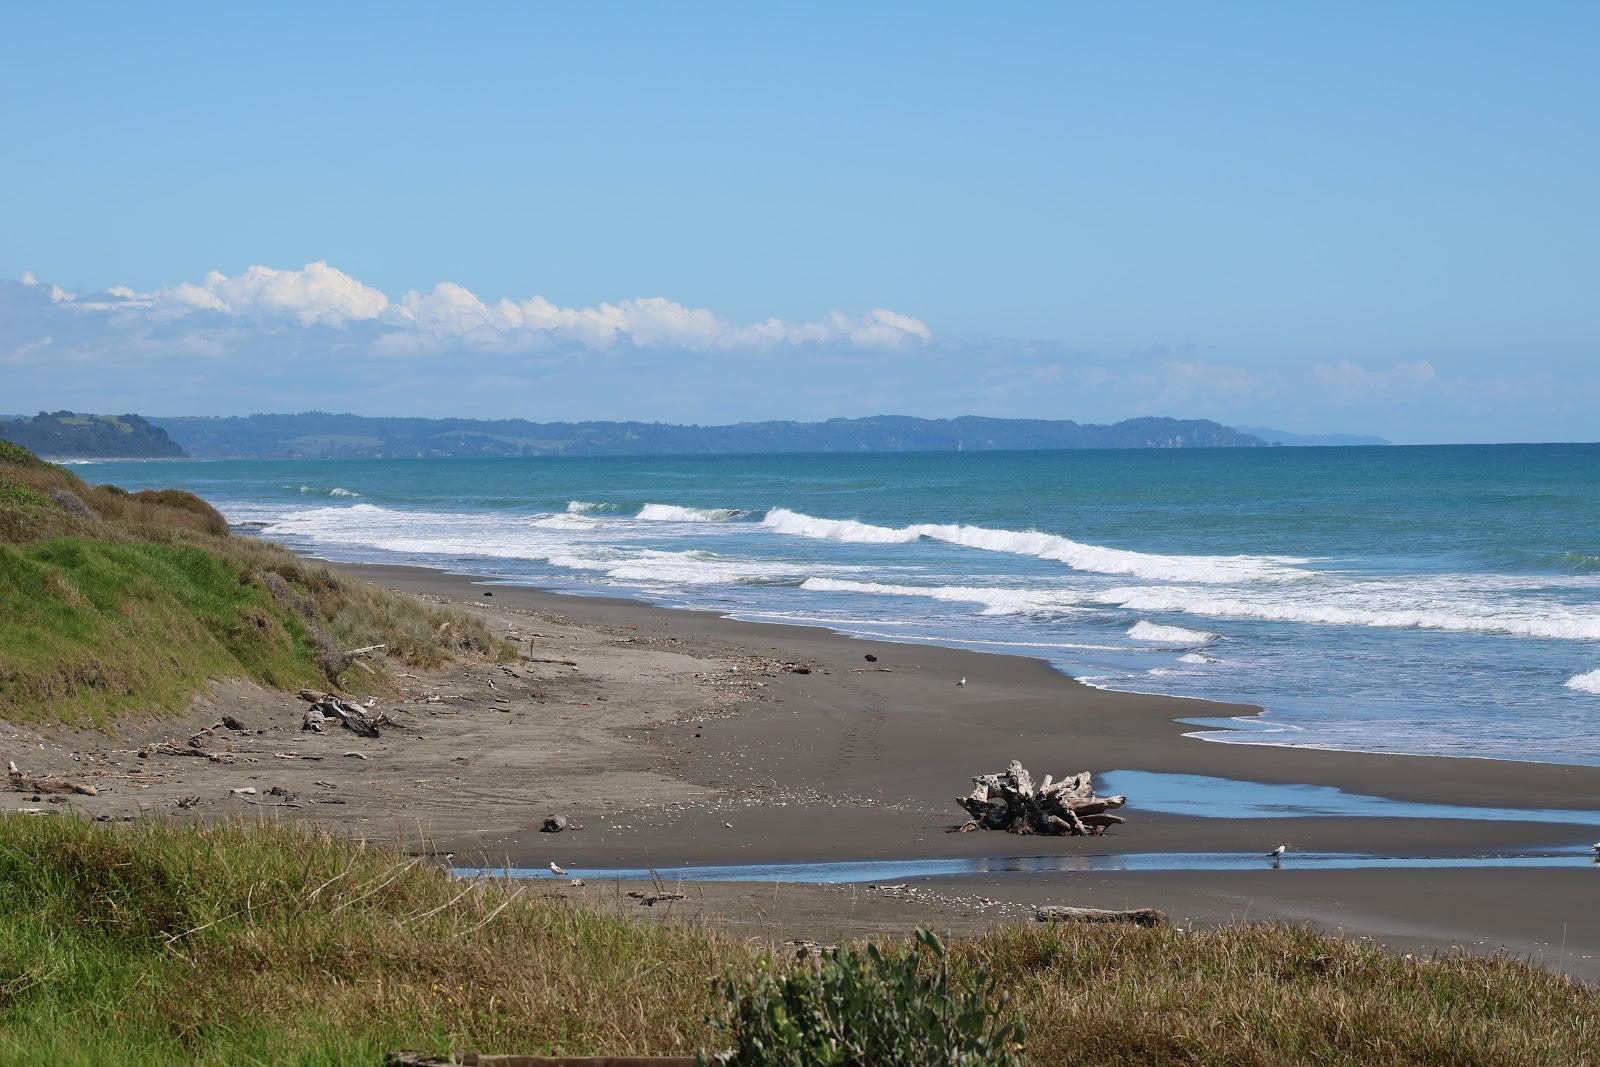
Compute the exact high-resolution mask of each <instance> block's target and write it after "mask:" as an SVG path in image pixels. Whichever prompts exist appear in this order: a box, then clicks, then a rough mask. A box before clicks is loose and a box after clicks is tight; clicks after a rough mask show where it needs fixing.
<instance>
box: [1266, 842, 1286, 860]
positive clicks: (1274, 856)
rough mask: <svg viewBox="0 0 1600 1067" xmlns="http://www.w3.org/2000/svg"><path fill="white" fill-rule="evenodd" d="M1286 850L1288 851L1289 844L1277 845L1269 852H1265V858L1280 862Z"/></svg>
mask: <svg viewBox="0 0 1600 1067" xmlns="http://www.w3.org/2000/svg"><path fill="white" fill-rule="evenodd" d="M1288 851H1289V846H1288V845H1279V846H1278V847H1277V848H1275V849H1273V850H1272V851H1271V852H1268V853H1267V859H1269V860H1271V861H1272V862H1273V863H1279V862H1282V860H1283V854H1284V853H1285V852H1288Z"/></svg>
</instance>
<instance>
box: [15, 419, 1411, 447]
mask: <svg viewBox="0 0 1600 1067" xmlns="http://www.w3.org/2000/svg"><path fill="white" fill-rule="evenodd" d="M0 438H5V439H7V440H11V441H14V442H16V443H17V444H20V445H24V446H25V447H27V448H30V449H33V450H34V451H35V452H38V453H40V454H41V455H47V456H54V457H79V458H106V459H110V458H118V459H121V458H164V457H182V456H194V457H200V458H224V457H228V458H293V457H330V458H331V457H339V458H362V457H373V458H376V457H411V458H415V457H427V456H440V457H449V456H458V457H460V456H653V455H738V454H751V453H803V452H835V453H837V452H991V451H1038V450H1046V449H1068V448H1264V447H1271V446H1274V445H1280V444H1283V445H1290V444H1336V443H1337V444H1383V443H1385V442H1383V441H1382V439H1381V438H1370V437H1361V438H1358V437H1352V436H1347V435H1332V436H1330V437H1302V436H1298V435H1294V434H1289V433H1284V432H1281V431H1272V430H1259V429H1250V430H1247V429H1244V428H1235V427H1229V426H1224V425H1222V424H1221V423H1218V422H1213V421H1212V420H1210V419H1173V418H1156V417H1152V418H1137V419H1125V420H1123V421H1121V422H1116V423H1111V424H1109V425H1098V424H1094V423H1078V422H1073V421H1071V420H1066V419H1059V420H1058V419H996V418H980V417H977V416H964V417H961V418H954V419H921V418H914V417H910V416H903V415H876V416H871V417H867V418H858V419H829V420H827V421H825V422H790V421H772V422H742V423H735V424H731V425H725V426H697V425H673V424H669V423H655V422H529V421H527V420H525V419H424V418H392V417H372V416H362V415H340V414H331V413H327V412H320V411H311V412H304V413H301V414H294V415H249V416H222V417H206V416H183V417H174V418H157V417H140V416H138V415H84V414H76V413H73V412H70V411H57V412H53V413H45V412H41V413H40V414H38V415H36V416H33V417H24V418H15V419H10V420H6V419H0Z"/></svg>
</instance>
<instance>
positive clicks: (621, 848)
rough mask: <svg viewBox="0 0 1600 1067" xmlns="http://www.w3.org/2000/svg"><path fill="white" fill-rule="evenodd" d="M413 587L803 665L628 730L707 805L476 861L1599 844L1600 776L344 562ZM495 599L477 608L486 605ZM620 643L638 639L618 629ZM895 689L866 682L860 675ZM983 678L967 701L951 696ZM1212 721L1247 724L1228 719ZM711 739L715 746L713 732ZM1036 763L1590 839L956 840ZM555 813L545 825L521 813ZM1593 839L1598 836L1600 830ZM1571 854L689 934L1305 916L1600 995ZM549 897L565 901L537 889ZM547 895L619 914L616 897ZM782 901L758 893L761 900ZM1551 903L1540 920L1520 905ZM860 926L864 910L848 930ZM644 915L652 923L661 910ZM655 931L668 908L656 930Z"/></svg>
mask: <svg viewBox="0 0 1600 1067" xmlns="http://www.w3.org/2000/svg"><path fill="white" fill-rule="evenodd" d="M340 566H341V567H343V569H346V570H348V571H350V572H351V573H354V574H359V575H361V576H363V577H365V578H367V579H368V580H370V581H374V582H378V583H379V584H383V585H387V586H389V587H391V588H395V589H398V590H400V591H403V592H409V593H413V594H419V595H423V596H427V597H430V598H439V599H443V600H446V601H451V602H454V603H456V604H457V605H460V606H463V607H469V608H470V607H476V608H478V609H486V610H487V611H489V612H496V611H501V610H505V609H511V610H513V611H531V612H534V613H535V614H539V615H544V616H547V617H554V618H559V619H561V620H563V621H564V622H567V623H570V624H573V625H576V626H578V627H580V628H583V629H588V630H592V631H595V632H599V633H605V634H609V635H611V636H612V638H613V639H614V640H621V641H624V642H633V641H637V642H640V643H644V644H647V645H651V644H655V643H657V642H662V641H670V642H671V643H672V647H674V648H675V649H681V650H682V651H683V652H686V653H688V654H689V655H691V656H694V657H695V658H696V659H698V660H700V661H701V662H705V661H707V660H710V661H719V660H726V659H729V658H737V657H738V656H741V655H745V656H750V655H760V656H769V657H774V658H779V659H781V660H784V661H792V662H800V663H805V664H807V665H810V666H811V667H812V673H810V674H792V673H780V674H778V675H776V676H771V677H763V678H762V679H761V682H760V688H759V689H758V690H752V691H751V692H750V693H748V694H747V696H749V697H751V699H746V700H744V701H743V702H742V703H741V704H740V705H739V706H738V707H737V708H736V709H735V710H732V711H731V712H730V713H729V714H727V715H719V716H714V717H710V718H693V719H691V720H690V721H680V720H672V721H666V722H663V723H661V724H659V725H656V726H653V727H651V728H650V729H649V730H648V731H645V732H640V733H637V734H630V738H629V740H630V743H631V744H634V745H636V746H638V747H639V748H641V749H642V750H644V751H646V752H649V753H651V754H652V756H653V759H654V762H653V764H652V766H653V768H654V769H655V770H657V771H658V772H659V773H662V774H664V775H667V776H669V777H672V778H674V779H676V780H678V781H680V782H682V783H683V784H684V785H685V786H692V787H693V788H694V790H696V791H700V792H701V794H702V795H701V796H700V797H698V798H687V799H683V800H680V801H675V802H671V803H665V804H657V803H653V802H652V801H651V800H650V799H649V798H645V797H637V798H630V801H629V802H628V803H626V804H618V805H615V806H611V807H607V806H606V805H597V806H592V807H589V808H584V807H582V806H579V805H574V806H573V807H572V812H573V813H574V814H577V815H579V816H581V818H580V819H579V820H578V821H580V822H582V823H583V824H584V825H585V826H586V827H587V829H585V830H584V831H583V832H581V833H573V832H568V833H563V834H556V835H550V834H541V833H539V832H537V830H536V829H534V828H533V827H532V826H530V825H527V824H528V823H530V822H532V821H533V820H532V819H529V820H526V821H525V823H524V828H523V829H521V830H517V831H512V832H509V833H504V832H502V833H484V834H480V835H477V836H476V837H475V839H474V840H475V851H474V853H473V856H474V857H476V858H475V859H474V860H471V861H468V860H467V858H466V857H465V856H463V857H462V858H461V859H458V860H457V861H456V862H457V863H458V864H460V863H466V864H467V865H471V866H484V867H495V868H500V867H504V866H511V867H527V868H542V867H544V866H545V864H546V863H548V862H558V863H560V864H561V865H562V866H566V867H572V868H587V869H615V868H632V869H639V868H646V869H649V868H654V867H668V866H706V865H719V864H725V865H760V864H766V863H784V862H829V861H871V860H901V859H936V858H953V859H961V858H966V859H993V860H997V861H1003V860H1006V859H1017V858H1025V857H1032V856H1068V857H1070V856H1073V855H1106V856H1115V855H1116V854H1118V853H1133V852H1145V853H1150V852H1194V851H1206V852H1226V851H1237V852H1256V853H1265V852H1266V851H1267V849H1269V848H1271V847H1272V846H1273V845H1274V844H1276V843H1278V842H1280V841H1288V842H1292V843H1294V845H1295V847H1296V848H1297V849H1300V850H1304V851H1350V852H1358V853H1366V854H1375V855H1391V856H1392V855H1402V856H1408V855H1409V856H1429V855H1434V856H1437V855H1482V854H1484V853H1487V852H1492V851H1494V850H1497V849H1499V850H1516V849H1527V848H1537V847H1547V848H1559V849H1574V848H1575V847H1576V846H1577V843H1578V842H1579V841H1580V840H1592V839H1593V836H1594V832H1593V831H1592V830H1590V829H1589V828H1588V827H1587V819H1586V815H1587V814H1588V813H1592V812H1595V811H1600V768H1595V767H1590V766H1587V765H1562V764H1539V763H1528V762H1520V761H1508V760H1485V759H1477V758H1471V759H1451V758H1448V757H1436V756H1396V755H1377V754H1363V753H1348V752H1339V751H1327V750H1316V749H1303V748H1302V749H1293V748H1283V747H1268V746H1259V745H1229V744H1204V743H1202V742H1200V741H1198V740H1196V739H1192V738H1189V737H1187V736H1185V734H1186V733H1188V732H1189V731H1190V730H1192V729H1193V727H1192V726H1190V725H1188V724H1184V723H1181V722H1179V721H1177V717H1178V716H1183V715H1193V712H1194V707H1195V702H1194V701H1193V700H1191V699H1181V698H1172V697H1164V696H1149V695H1143V694H1130V693H1120V692H1116V691H1112V690H1102V689H1096V688H1093V687H1091V686H1087V685H1084V684H1082V683H1079V682H1076V681H1074V680H1073V679H1071V678H1069V677H1067V676H1066V675H1064V674H1062V673H1061V672H1059V671H1058V670H1056V669H1055V668H1054V667H1052V666H1050V665H1049V664H1048V663H1047V662H1045V661H1043V660H1040V659H1037V658H1032V657H1024V656H1017V655H1013V654H1007V653H993V652H974V651H969V650H964V649H951V648H942V647H939V646H933V645H925V644H906V643H899V642H890V641H874V640H871V639H865V638H858V637H853V636H847V635H842V634H839V633H836V632H834V631H831V630H826V629H823V628H820V627H813V626H797V625H792V624H786V623H758V622H749V621H743V620H737V619H729V618H726V617H723V616H720V615H717V614H714V613H711V612H703V611H693V610H685V609H677V608H665V607H659V606H656V605H651V604H647V603H643V602H640V601H635V600H628V599H625V598H619V597H602V596H590V595H569V594H565V593H557V592H551V591H547V590H539V589H534V588H530V587H526V586H517V585H507V584H502V582H501V580H499V579H493V578H488V579H484V578H476V577H474V576H471V575H463V574H452V573H448V572H443V571H435V570H430V569H426V568H408V567H396V566H392V565H340ZM485 592H488V593H492V594H493V595H492V597H485V596H484V593H485ZM618 635H627V636H621V637H619V636H618ZM869 653H870V654H873V655H876V656H878V661H877V663H875V664H873V666H874V667H888V668H890V670H891V671H892V673H879V672H877V671H876V670H874V671H873V672H871V673H859V674H858V673H850V671H851V669H852V668H855V667H859V666H866V664H865V662H864V659H863V657H864V656H865V655H866V654H869ZM963 675H964V676H966V677H967V678H968V683H969V684H968V685H966V686H961V687H957V686H955V685H954V680H955V679H957V678H959V677H962V676H963ZM1211 708H1212V709H1214V710H1216V711H1217V712H1218V713H1219V714H1229V713H1231V714H1240V713H1245V712H1253V709H1250V708H1247V707H1244V706H1240V705H1216V704H1212V705H1211ZM697 735H698V736H697ZM1011 758H1021V759H1023V760H1024V762H1025V763H1026V764H1027V765H1028V766H1029V767H1030V769H1032V770H1034V772H1035V774H1041V773H1045V772H1050V773H1055V774H1063V773H1074V772H1076V771H1078V770H1081V769H1090V770H1093V771H1094V772H1095V773H1096V774H1101V773H1105V772H1109V771H1113V770H1145V771H1154V772H1158V773H1172V774H1206V775H1210V776H1214V777H1218V778H1227V779H1234V780H1238V781H1245V782H1267V783H1277V784H1281V785H1298V784H1307V783H1309V784H1320V785H1331V786H1335V787H1338V788H1343V789H1345V790H1348V791H1350V792H1356V793H1364V794H1369V795H1373V796H1378V797H1390V798H1394V799H1395V800H1396V801H1404V802H1410V803H1423V804H1460V805H1464V806H1468V807H1512V808H1529V809H1531V808H1542V809H1557V810H1570V811H1572V812H1574V822H1573V823H1572V824H1549V823H1543V824H1541V823H1536V822H1485V821H1476V820H1470V819H1446V818H1405V817H1383V818H1350V817H1329V816H1302V817H1292V818H1273V819H1260V820H1256V819H1217V818H1206V817H1201V816H1192V815H1173V814H1166V813H1162V812H1153V811H1145V810H1141V809H1140V807H1139V798H1138V796H1137V795H1134V796H1132V797H1131V798H1130V802H1129V805H1128V807H1127V808H1126V809H1124V811H1123V814H1125V815H1127V816H1128V822H1127V824H1125V825H1123V826H1120V827H1117V828H1115V829H1114V830H1113V831H1111V832H1109V833H1108V834H1107V835H1106V836H1105V837H1101V838H1046V837H1022V836H1017V835H1013V834H1002V833H968V834H955V833H949V832H948V830H949V829H950V827H951V826H952V825H954V824H956V823H958V822H959V821H960V818H961V816H960V813H959V810H958V809H957V808H956V807H955V805H954V803H953V799H954V797H955V796H956V795H957V793H958V792H962V791H964V788H965V785H966V783H967V780H968V778H969V777H970V776H971V775H972V774H976V773H982V772H986V771H992V770H998V769H1000V768H1002V767H1004V765H1005V763H1006V761H1007V760H1009V759H1011ZM529 814H530V815H533V816H542V815H543V814H545V812H542V811H541V812H532V813H529ZM1586 835H1587V836H1586ZM1593 867H1594V865H1593V864H1591V863H1589V862H1587V858H1586V857H1585V856H1583V855H1581V854H1579V853H1576V852H1575V854H1574V858H1573V862H1572V864H1571V865H1570V866H1563V867H1559V868H1495V867H1490V866H1485V867H1483V868H1481V869H1472V868H1459V867H1452V868H1444V869H1393V868H1388V869H1385V868H1372V869H1355V870H1348V869H1346V870H1318V869H1295V868H1294V863H1293V854H1292V853H1291V855H1290V857H1288V859H1287V861H1286V862H1285V864H1284V866H1283V868H1282V869H1271V868H1270V867H1269V866H1268V865H1267V864H1266V863H1265V861H1263V868H1262V869H1261V870H1258V871H1207V870H1165V871H1116V870H1104V871H1038V872H1032V873H1023V872H1015V871H1012V872H1007V871H1003V870H1001V871H992V872H989V873H970V874H961V875H955V876H928V877H922V878H911V879H908V888H907V889H905V890H889V891H883V890H871V889H869V888H867V887H864V886H860V885H810V884H797V883H792V882H791V883H781V884H780V883H776V882H767V883H721V882H694V883H685V886H688V887H690V898H691V904H688V905H683V906H681V907H680V909H679V910H678V911H677V912H676V915H677V916H678V917H679V918H685V919H691V920H693V921H699V922H706V923H710V924H715V925H720V926H723V927H725V928H727V929H730V930H740V931H748V932H751V933H754V934H759V935H760V936H765V937H769V938H774V939H776V938H777V937H778V936H779V935H780V934H781V935H784V936H791V935H792V936H800V937H811V938H819V937H820V938H827V937H830V936H864V935H866V934H870V933H872V932H883V933H887V932H904V931H907V930H909V929H910V928H911V927H912V926H914V925H917V924H923V925H935V926H938V927H940V928H941V929H946V930H949V931H952V932H956V933H962V932H966V933H976V932H979V931H982V930H985V929H989V928H992V927H993V926H994V924H996V923H997V922H1003V921H1017V920H1019V919H1024V918H1026V917H1027V916H1028V915H1030V914H1031V911H1032V908H1033V907H1034V906H1036V905H1039V904H1045V903H1052V904H1075V905H1083V906H1091V907H1112V908H1123V907H1159V908H1163V909H1164V910H1166V911H1168V912H1169V913H1170V914H1172V915H1173V917H1174V919H1175V920H1176V921H1178V922H1180V923H1182V924H1184V925H1190V924H1199V925H1211V924H1219V923H1228V922H1238V921H1243V920H1247V919H1248V920H1253V921H1284V922H1293V923H1310V924H1312V925H1315V926H1317V927H1319V928H1321V929H1325V930H1330V931H1335V932H1340V933H1345V934H1347V935H1351V936H1362V937H1371V938H1374V939H1377V940H1378V941H1380V942H1381V943H1383V944H1386V945H1388V946H1389V947H1391V948H1392V949H1394V950H1396V951H1412V952H1424V953H1427V952H1448V951H1458V950H1459V951H1469V952H1496V951H1503V952H1509V953H1511V954H1513V955H1517V956H1521V957H1525V958H1528V959H1532V960H1534V961H1536V962H1540V963H1542V964H1545V965H1547V966H1550V967H1551V968H1553V969H1557V970H1561V971H1562V972H1563V973H1568V974H1571V975H1573V976H1575V977H1578V978H1581V979H1583V980H1586V981H1600V909H1595V908H1594V907H1593V892H1594V877H1595V875H1596V873H1597V872H1596V870H1594V869H1592V868H1593ZM540 884H541V885H543V884H547V883H543V882H541V883H540ZM548 884H549V885H550V887H551V888H552V889H555V890H557V891H560V892H562V893H564V894H570V895H572V896H574V897H575V898H577V899H594V900H597V901H601V900H607V899H612V898H613V897H614V896H615V893H616V890H615V887H616V886H617V885H618V883H617V882H614V881H611V880H606V881H603V882H596V883H592V884H591V885H590V886H589V887H587V888H581V889H563V888H561V884H560V882H559V881H554V882H551V883H548ZM762 886H765V888H761V887H762ZM1518 900H1537V901H1539V906H1538V907H1537V908H1528V907H1524V906H1521V905H1517V904H1514V903H1508V902H1515V901H1518ZM844 909H848V911H847V913H845V911H844ZM649 910H650V909H634V911H649ZM652 917H655V918H660V917H661V916H652Z"/></svg>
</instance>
